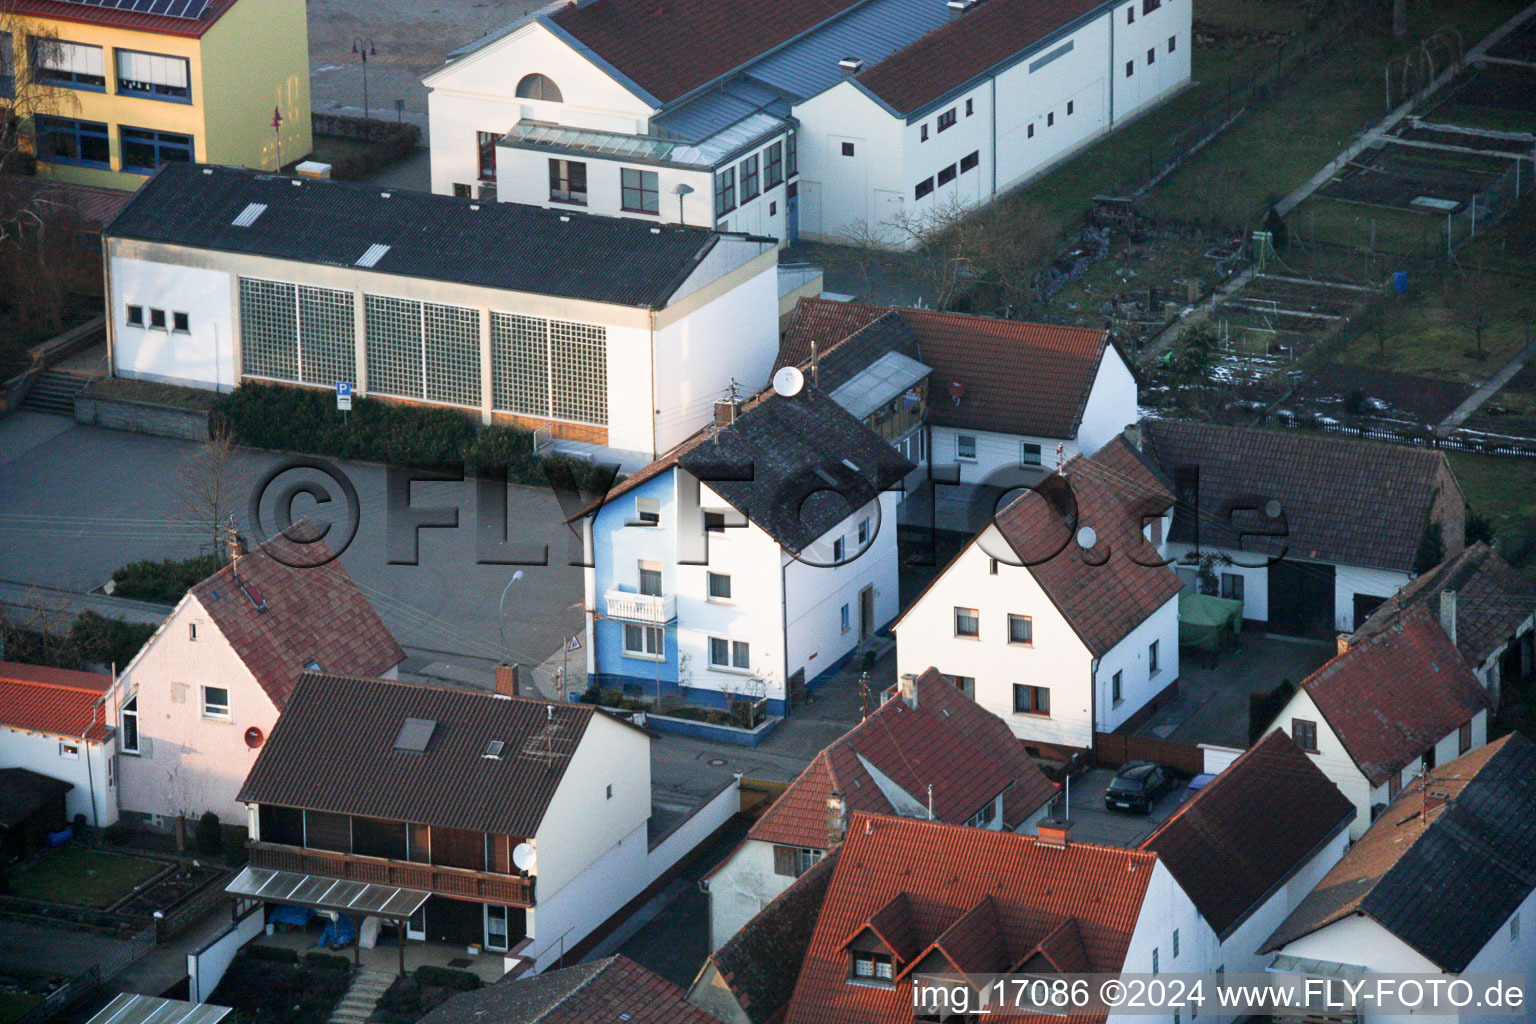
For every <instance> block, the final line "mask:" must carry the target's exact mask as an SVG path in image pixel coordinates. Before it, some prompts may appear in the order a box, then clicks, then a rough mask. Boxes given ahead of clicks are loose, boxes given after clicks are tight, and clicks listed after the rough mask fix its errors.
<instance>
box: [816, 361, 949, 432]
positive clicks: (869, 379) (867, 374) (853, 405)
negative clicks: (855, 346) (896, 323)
mask: <svg viewBox="0 0 1536 1024" xmlns="http://www.w3.org/2000/svg"><path fill="white" fill-rule="evenodd" d="M931 372H932V371H931V370H930V369H929V368H928V367H927V366H925V365H923V364H922V363H920V362H918V361H917V360H916V359H913V358H912V357H911V356H906V355H902V354H901V353H900V352H887V353H885V355H883V356H881V357H880V358H879V359H876V360H875V361H874V362H873V363H870V364H869V365H868V366H866V367H865V368H864V369H862V370H860V371H859V372H858V373H856V374H854V376H853V377H852V379H850V380H848V381H846V382H844V383H843V385H842V386H841V387H839V388H838V389H837V390H836V391H833V392H832V401H834V402H836V403H837V404H838V405H840V406H842V407H843V409H845V410H846V411H847V413H848V415H850V416H852V417H853V418H854V419H856V420H862V419H864V418H865V417H867V416H869V415H870V414H871V413H873V412H874V411H875V410H876V409H878V408H880V407H881V406H882V405H884V404H885V403H886V402H889V401H890V400H891V399H893V398H895V397H896V396H897V395H900V394H901V393H903V392H904V391H906V390H907V389H908V388H910V387H912V386H913V385H915V384H916V383H917V382H918V381H920V380H922V379H923V378H924V377H926V376H928V374H929V373H931Z"/></svg>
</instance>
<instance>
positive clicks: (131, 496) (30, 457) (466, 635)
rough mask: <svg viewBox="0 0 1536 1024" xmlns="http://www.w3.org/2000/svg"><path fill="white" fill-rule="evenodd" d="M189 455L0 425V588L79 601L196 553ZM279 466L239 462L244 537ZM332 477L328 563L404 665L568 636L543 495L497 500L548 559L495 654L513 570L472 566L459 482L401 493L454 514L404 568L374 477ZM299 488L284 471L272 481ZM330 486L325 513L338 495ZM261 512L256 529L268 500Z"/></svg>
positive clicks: (34, 419)
mask: <svg viewBox="0 0 1536 1024" xmlns="http://www.w3.org/2000/svg"><path fill="white" fill-rule="evenodd" d="M198 447H199V446H198V445H196V444H194V443H191V442H186V441H177V440H173V439H169V438H160V437H147V436H143V435H139V434H129V433H122V432H118V431H111V430H104V429H100V428H97V427H86V426H80V425H78V424H75V423H73V422H71V421H69V420H66V419H64V418H62V417H57V416H47V415H42V414H39V413H30V412H22V413H18V414H16V415H14V416H11V417H8V418H6V419H3V420H0V581H6V582H11V583H20V584H34V585H43V586H49V587H61V588H65V589H70V590H79V591H90V590H93V589H95V588H98V587H100V586H101V585H102V584H103V583H105V582H106V581H107V580H108V579H110V578H111V576H112V572H113V571H114V570H115V569H117V568H119V567H121V566H122V565H124V564H125V563H127V562H131V561H135V560H137V559H144V558H155V559H159V558H185V557H188V556H191V555H195V554H197V553H198V552H199V550H200V549H206V548H207V547H208V546H209V545H210V543H211V531H210V528H209V527H208V526H207V525H203V524H199V523H198V522H196V521H194V520H193V519H192V518H191V517H190V516H189V513H188V502H187V499H186V496H185V486H184V485H183V484H182V482H181V480H180V479H179V477H180V476H181V475H182V473H183V467H184V466H185V465H186V464H187V462H188V460H189V458H191V457H192V456H193V455H194V454H195V453H196V451H197V450H198ZM287 458H288V457H287V456H283V455H279V454H275V453H270V452H258V451H247V452H241V453H239V455H238V457H237V458H236V460H235V467H234V469H233V470H232V471H231V476H232V477H233V478H234V486H233V488H232V490H233V491H234V500H233V501H232V502H231V506H232V507H231V511H233V512H234V513H235V515H236V518H237V520H238V521H239V522H240V525H241V528H242V529H243V530H247V531H249V530H250V528H251V524H250V523H249V522H247V519H248V516H247V508H246V506H247V503H248V498H249V494H250V491H251V487H252V484H253V482H254V481H255V480H256V478H257V477H258V476H259V475H261V474H262V473H263V472H264V471H266V470H268V469H269V468H270V467H272V466H274V465H276V464H278V463H281V462H284V461H285V460H286V459H287ZM335 465H336V466H337V468H338V470H340V471H341V472H343V473H345V474H346V476H347V477H348V478H350V480H351V481H352V483H353V484H354V486H355V487H356V489H357V495H358V504H359V519H358V529H357V536H356V539H355V540H354V541H353V542H352V544H351V546H350V547H349V548H348V549H347V550H346V552H345V554H343V556H342V564H343V565H345V566H346V568H347V570H348V571H349V572H351V574H352V575H353V577H354V578H355V579H356V580H357V582H358V584H359V585H360V586H361V587H362V588H363V591H364V593H366V594H367V595H368V597H369V599H370V600H372V601H373V603H374V607H375V608H376V609H377V610H378V612H379V614H380V615H381V616H382V617H383V619H384V621H385V623H386V624H388V626H389V627H390V629H391V630H392V631H393V632H394V634H395V636H396V638H397V639H399V641H400V642H401V644H402V645H403V646H405V647H406V648H407V649H408V650H409V651H410V652H411V653H412V654H414V655H416V656H417V657H416V659H415V662H416V665H418V666H425V665H427V664H429V663H432V662H434V661H436V662H442V663H452V664H453V665H455V666H459V667H463V668H465V669H466V671H468V672H470V674H471V675H473V674H475V673H476V672H480V673H483V674H485V675H486V677H487V678H489V671H488V666H489V665H490V664H492V663H494V662H495V661H496V660H498V659H501V658H506V657H510V658H511V659H512V660H515V661H517V662H519V663H521V664H526V665H537V664H539V663H540V662H541V661H543V660H544V659H545V658H546V657H548V656H549V655H550V654H551V653H553V652H554V651H556V650H558V648H559V645H560V643H561V641H562V639H563V638H564V637H565V636H568V635H569V634H570V633H571V632H574V631H576V630H578V629H579V628H580V626H581V612H580V603H581V570H580V568H578V567H573V566H571V565H569V564H568V562H569V560H570V558H571V556H572V555H573V553H575V552H576V550H577V549H576V548H575V546H574V539H573V535H572V534H571V532H570V530H569V529H568V528H567V527H566V526H565V525H564V523H563V519H564V516H563V515H562V514H561V512H560V507H559V503H558V502H557V500H556V499H555V496H554V494H553V492H551V491H549V490H546V489H543V488H534V487H513V488H510V489H509V497H508V504H507V512H508V515H507V520H508V522H509V523H511V524H513V528H514V530H515V531H516V533H515V535H516V536H517V537H518V538H519V539H521V540H524V541H526V542H528V543H532V544H534V545H548V547H549V551H550V558H549V564H548V565H543V566H523V567H521V568H522V571H523V573H524V577H523V579H522V580H520V581H519V582H516V583H513V584H512V585H511V589H510V590H509V591H508V592H507V601H506V644H505V647H503V645H502V642H501V639H500V636H501V629H500V626H499V619H498V611H497V606H498V601H499V599H500V597H501V594H502V591H503V589H504V588H506V587H507V584H508V581H509V579H510V578H511V576H512V574H513V572H515V571H516V568H517V567H513V566H498V565H480V564H477V563H476V554H475V522H476V505H475V496H474V486H473V484H472V483H468V482H464V483H446V482H433V483H425V484H422V483H418V484H416V485H414V486H413V488H412V497H411V506H412V508H414V509H423V508H428V507H450V506H457V507H458V510H459V511H458V515H459V523H460V526H459V527H458V528H457V529H452V530H449V529H428V530H422V531H420V534H419V537H420V549H419V557H418V562H417V564H415V565H399V564H390V560H389V556H388V553H387V551H386V524H387V521H388V518H389V517H388V512H387V511H386V486H385V470H384V468H383V467H382V466H377V465H366V464H360V463H342V462H337V463H335ZM299 479H300V475H299V474H296V473H289V474H285V475H283V476H282V477H279V478H278V480H277V481H276V482H277V484H278V485H279V486H281V485H283V484H287V483H289V482H297V481H298V480H299ZM303 479H305V480H310V479H316V478H315V477H314V475H313V474H306V475H304V476H303ZM320 482H321V483H322V484H324V483H325V481H324V480H323V479H321V480H320ZM331 488H332V489H333V490H334V492H335V494H336V497H337V500H336V501H335V502H333V506H339V505H340V504H341V500H340V495H341V491H340V489H339V488H338V487H336V486H335V485H334V484H332V485H331ZM268 493H271V492H270V491H269V492H268ZM325 512H326V510H325V509H324V508H321V507H320V506H317V505H315V504H314V503H313V502H312V501H311V500H310V499H309V498H305V497H300V498H299V499H298V502H297V504H296V505H295V506H294V515H295V516H296V517H297V516H303V515H310V516H313V517H315V518H319V519H325V518H327V516H326V515H325ZM263 514H264V516H265V517H267V518H269V519H270V515H271V506H270V502H269V503H268V504H267V505H266V506H264V513H263ZM408 667H410V666H408Z"/></svg>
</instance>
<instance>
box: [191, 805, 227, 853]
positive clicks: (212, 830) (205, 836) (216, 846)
mask: <svg viewBox="0 0 1536 1024" xmlns="http://www.w3.org/2000/svg"><path fill="white" fill-rule="evenodd" d="M197 852H198V853H200V854H202V855H203V856H204V857H217V856H218V855H219V854H221V853H223V852H224V830H223V829H222V828H221V827H220V826H219V816H218V815H217V814H214V813H213V812H212V811H204V812H203V816H202V817H201V818H198V819H197Z"/></svg>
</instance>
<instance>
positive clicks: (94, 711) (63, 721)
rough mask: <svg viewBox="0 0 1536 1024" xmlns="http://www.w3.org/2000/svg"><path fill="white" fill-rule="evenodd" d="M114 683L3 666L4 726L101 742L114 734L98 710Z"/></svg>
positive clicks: (0, 711) (0, 709)
mask: <svg viewBox="0 0 1536 1024" xmlns="http://www.w3.org/2000/svg"><path fill="white" fill-rule="evenodd" d="M111 686H112V677H111V676H105V675H100V674H98V673H95V672H71V671H69V670H68V669H62V668H47V667H45V666H42V665H23V664H21V663H20V662H15V661H0V725H5V726H10V727H11V728H13V729H29V730H32V731H33V732H46V733H52V734H53V735H55V736H74V737H78V738H80V739H88V740H96V741H101V740H104V739H106V738H107V736H108V735H109V733H110V730H109V729H108V727H107V724H106V713H105V711H104V710H103V709H102V707H101V706H100V705H99V704H98V701H100V700H101V697H102V695H103V694H104V693H106V692H107V690H108V689H109V688H110V687H111Z"/></svg>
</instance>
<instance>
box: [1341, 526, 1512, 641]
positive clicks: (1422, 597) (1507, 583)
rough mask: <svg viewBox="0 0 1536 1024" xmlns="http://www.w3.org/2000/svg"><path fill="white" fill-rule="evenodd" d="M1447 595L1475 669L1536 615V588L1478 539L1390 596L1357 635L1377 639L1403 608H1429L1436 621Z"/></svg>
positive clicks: (1358, 630) (1459, 632)
mask: <svg viewBox="0 0 1536 1024" xmlns="http://www.w3.org/2000/svg"><path fill="white" fill-rule="evenodd" d="M1447 591H1453V592H1455V594H1456V648H1457V650H1459V651H1461V656H1462V657H1464V658H1466V659H1467V662H1468V663H1469V664H1471V665H1473V666H1474V667H1475V666H1477V665H1481V664H1482V663H1483V660H1484V659H1486V658H1487V657H1488V655H1490V654H1492V653H1493V651H1494V650H1495V649H1496V648H1498V647H1499V646H1500V645H1501V644H1505V643H1508V642H1509V641H1510V640H1511V639H1513V638H1514V636H1515V633H1516V631H1517V630H1519V628H1520V626H1521V625H1522V624H1523V623H1524V622H1525V620H1526V619H1528V618H1530V617H1531V614H1532V613H1533V612H1536V585H1533V584H1532V583H1531V581H1530V580H1528V579H1526V578H1525V577H1524V576H1522V575H1521V574H1520V572H1519V570H1517V569H1515V567H1514V566H1512V565H1510V564H1509V563H1508V562H1506V561H1504V559H1502V558H1500V557H1499V554H1498V552H1496V551H1494V550H1493V548H1491V547H1489V546H1488V545H1487V544H1484V543H1483V542H1481V541H1479V542H1478V543H1476V544H1473V545H1472V546H1471V547H1469V548H1467V549H1466V550H1465V551H1463V552H1462V553H1461V554H1459V555H1453V556H1451V557H1450V558H1447V559H1446V560H1445V561H1443V562H1441V563H1440V564H1439V565H1437V566H1435V567H1434V568H1433V569H1431V570H1430V571H1429V572H1426V573H1425V574H1424V575H1422V576H1420V577H1418V578H1417V579H1415V580H1413V581H1412V582H1411V583H1409V584H1408V585H1406V586H1405V587H1403V589H1401V590H1399V591H1398V592H1397V593H1396V594H1394V595H1393V596H1392V597H1389V598H1387V600H1386V602H1385V603H1384V604H1383V605H1382V606H1381V607H1380V608H1378V609H1376V611H1375V612H1373V613H1372V614H1371V617H1370V618H1368V619H1366V620H1365V621H1364V622H1363V623H1361V624H1360V628H1359V629H1357V630H1356V631H1355V636H1356V637H1357V638H1359V639H1364V638H1366V637H1369V636H1374V635H1376V634H1377V633H1380V632H1382V631H1383V630H1385V629H1386V628H1387V627H1388V626H1390V625H1391V624H1392V623H1393V622H1394V621H1396V619H1397V617H1398V616H1399V615H1400V614H1402V612H1403V611H1404V610H1406V609H1408V608H1413V607H1415V606H1417V605H1421V604H1422V605H1428V606H1429V607H1430V609H1431V611H1432V612H1434V614H1435V615H1436V616H1437V617H1438V615H1439V612H1440V595H1441V594H1442V593H1445V592H1447Z"/></svg>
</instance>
